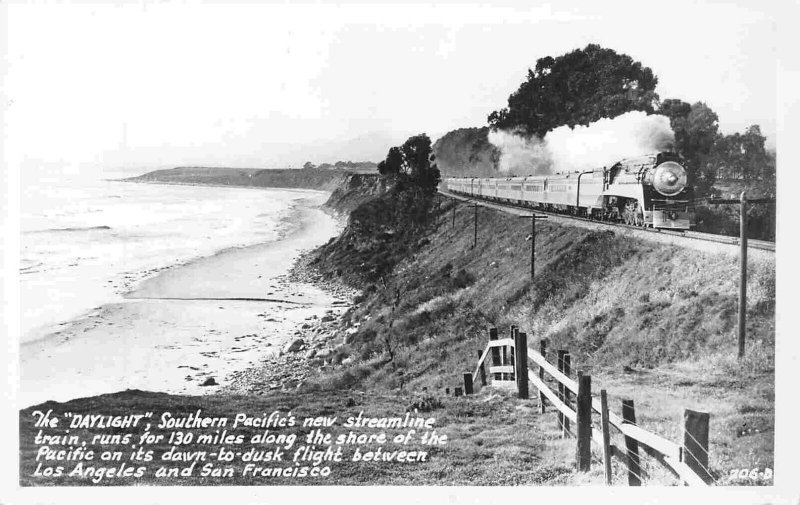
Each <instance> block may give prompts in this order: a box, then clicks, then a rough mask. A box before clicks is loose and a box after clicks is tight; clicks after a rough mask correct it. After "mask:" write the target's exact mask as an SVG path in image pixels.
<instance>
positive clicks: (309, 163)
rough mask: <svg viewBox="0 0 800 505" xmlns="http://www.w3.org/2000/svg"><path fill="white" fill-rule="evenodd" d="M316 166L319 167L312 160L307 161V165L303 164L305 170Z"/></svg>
mask: <svg viewBox="0 0 800 505" xmlns="http://www.w3.org/2000/svg"><path fill="white" fill-rule="evenodd" d="M315 168H317V167H316V165H314V164H313V163H311V162H310V161H306V163H305V165H303V169H304V170H313V169H315Z"/></svg>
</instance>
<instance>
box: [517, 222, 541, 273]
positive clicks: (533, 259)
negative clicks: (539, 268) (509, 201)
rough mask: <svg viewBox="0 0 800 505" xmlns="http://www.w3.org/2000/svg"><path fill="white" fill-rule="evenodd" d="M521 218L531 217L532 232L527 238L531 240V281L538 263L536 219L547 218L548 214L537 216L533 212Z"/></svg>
mask: <svg viewBox="0 0 800 505" xmlns="http://www.w3.org/2000/svg"><path fill="white" fill-rule="evenodd" d="M519 217H520V218H521V219H528V218H530V219H531V234H530V236H528V237H527V238H526V239H525V240H530V241H531V282H533V273H534V264H535V263H536V220H537V219H547V216H537V215H536V213H535V212H531V215H530V216H519Z"/></svg>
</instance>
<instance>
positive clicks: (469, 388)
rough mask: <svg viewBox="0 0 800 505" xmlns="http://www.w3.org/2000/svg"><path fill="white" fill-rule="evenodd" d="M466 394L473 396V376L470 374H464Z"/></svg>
mask: <svg viewBox="0 0 800 505" xmlns="http://www.w3.org/2000/svg"><path fill="white" fill-rule="evenodd" d="M464 394H465V395H471V394H472V374H471V373H469V372H465V373H464Z"/></svg>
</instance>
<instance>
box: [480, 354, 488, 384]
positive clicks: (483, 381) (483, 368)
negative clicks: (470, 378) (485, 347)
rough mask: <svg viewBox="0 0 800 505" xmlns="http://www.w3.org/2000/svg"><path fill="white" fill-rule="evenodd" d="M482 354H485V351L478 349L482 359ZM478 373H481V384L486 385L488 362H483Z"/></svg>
mask: <svg viewBox="0 0 800 505" xmlns="http://www.w3.org/2000/svg"><path fill="white" fill-rule="evenodd" d="M481 356H483V351H482V350H480V349H478V359H481ZM478 373H480V375H481V386H485V385H486V362H485V361H482V362H481V366H480V369H479V370H478Z"/></svg>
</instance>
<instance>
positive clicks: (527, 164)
mask: <svg viewBox="0 0 800 505" xmlns="http://www.w3.org/2000/svg"><path fill="white" fill-rule="evenodd" d="M488 139H489V142H490V143H491V144H492V145H494V146H495V147H496V148H498V149H500V160H499V162H498V166H497V168H498V169H499V170H500V171H501V172H505V173H508V174H518V175H523V174H524V175H528V174H536V175H540V174H549V173H550V165H551V161H550V152H549V151H548V149H547V145H546V143H545V142H543V141H542V140H540V139H539V138H538V137H536V136H531V137H526V136H523V135H521V134H520V133H518V132H509V131H506V130H489V134H488Z"/></svg>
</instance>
